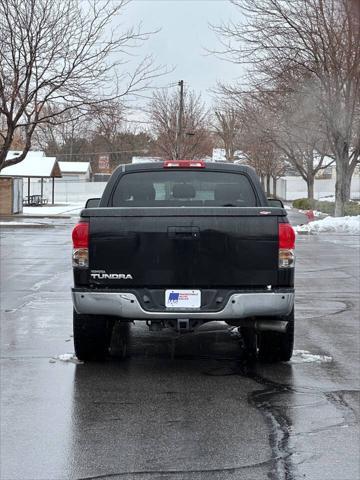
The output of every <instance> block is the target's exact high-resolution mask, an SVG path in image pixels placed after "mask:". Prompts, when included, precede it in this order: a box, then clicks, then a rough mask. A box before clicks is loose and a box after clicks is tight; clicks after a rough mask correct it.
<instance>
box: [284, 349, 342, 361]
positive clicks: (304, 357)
mask: <svg viewBox="0 0 360 480" xmlns="http://www.w3.org/2000/svg"><path fill="white" fill-rule="evenodd" d="M332 361H333V359H332V357H330V356H328V355H315V354H313V353H310V352H308V351H307V350H294V353H293V356H292V357H291V360H290V362H289V363H314V362H315V363H329V362H332Z"/></svg>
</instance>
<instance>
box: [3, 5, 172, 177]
mask: <svg viewBox="0 0 360 480" xmlns="http://www.w3.org/2000/svg"><path fill="white" fill-rule="evenodd" d="M127 3H128V0H119V1H118V2H114V3H113V2H111V1H105V2H100V3H99V2H97V1H96V0H89V1H88V2H83V1H81V0H0V117H1V119H0V170H1V169H2V168H4V167H6V166H9V165H12V164H14V163H18V162H20V161H22V160H23V159H24V158H25V156H26V154H27V152H28V151H29V149H30V147H31V142H32V138H33V134H34V132H35V130H36V128H37V127H38V126H39V125H40V124H42V125H43V124H51V125H56V124H57V123H59V122H61V121H64V118H67V116H66V115H65V116H64V113H66V112H72V115H71V118H74V117H81V116H82V115H84V114H86V113H88V112H89V110H90V109H93V108H94V106H96V105H99V104H104V103H107V102H109V101H110V100H114V99H118V98H120V97H123V96H125V95H127V94H129V93H133V94H136V93H138V92H139V91H140V90H142V89H143V88H145V87H147V86H148V85H149V83H150V81H151V79H152V78H154V77H155V76H158V75H159V74H161V73H163V71H161V70H160V72H159V70H158V68H157V67H155V66H154V64H153V60H152V58H151V57H146V58H144V59H143V60H142V61H141V62H140V63H139V64H138V65H137V66H136V67H134V69H133V71H132V72H131V73H129V72H128V71H127V70H128V69H129V67H128V66H125V58H126V56H128V55H129V54H130V49H132V48H135V47H137V46H139V44H140V43H141V42H142V41H144V40H146V39H147V38H148V35H149V34H148V33H143V32H141V31H140V30H139V29H134V28H130V29H128V30H126V31H119V29H118V28H113V27H112V25H113V20H114V17H116V16H118V15H119V14H121V13H122V12H123V10H124V7H125V6H126V4H127ZM19 132H20V134H21V136H22V137H23V142H24V148H23V149H22V153H21V155H19V156H17V157H16V159H10V160H6V156H7V153H8V151H9V149H10V147H11V143H12V141H13V138H14V136H15V135H16V134H18V133H19Z"/></svg>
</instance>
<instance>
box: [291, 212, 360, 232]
mask: <svg viewBox="0 0 360 480" xmlns="http://www.w3.org/2000/svg"><path fill="white" fill-rule="evenodd" d="M294 229H295V231H296V232H299V233H323V232H332V233H350V234H353V235H359V234H360V215H357V216H354V217H326V218H324V219H323V220H316V221H315V222H310V223H307V224H306V225H297V226H295V227H294Z"/></svg>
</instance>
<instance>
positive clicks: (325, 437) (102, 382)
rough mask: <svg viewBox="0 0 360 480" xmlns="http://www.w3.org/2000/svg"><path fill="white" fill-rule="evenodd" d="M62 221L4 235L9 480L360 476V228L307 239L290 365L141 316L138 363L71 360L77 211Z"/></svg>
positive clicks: (222, 336) (217, 335)
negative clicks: (158, 326)
mask: <svg viewBox="0 0 360 480" xmlns="http://www.w3.org/2000/svg"><path fill="white" fill-rule="evenodd" d="M293 220H294V221H296V220H297V218H296V217H295V216H293ZM51 222H52V223H51ZM51 222H50V221H49V225H48V226H47V228H32V227H28V228H22V227H21V226H20V227H16V228H15V227H14V228H9V227H7V228H6V229H5V228H4V229H2V230H1V284H2V291H1V352H2V356H1V369H2V370H1V403H2V406H1V480H33V479H36V480H39V479H43V480H62V479H78V480H80V479H107V478H109V479H125V480H138V479H139V480H140V479H141V480H155V479H156V480H158V479H171V480H187V479H195V480H198V479H204V480H215V479H216V480H235V479H246V480H262V479H276V480H277V479H279V480H283V479H284V480H296V479H304V478H306V479H310V480H357V479H358V478H360V469H359V457H358V452H359V446H360V442H359V428H358V425H359V423H358V420H359V363H358V359H359V251H360V250H359V237H358V236H352V235H335V234H332V235H331V234H328V235H325V234H323V235H318V236H313V235H301V236H300V235H299V236H298V238H297V270H296V289H297V296H296V344H295V349H296V350H295V354H294V357H293V359H292V361H291V362H289V363H280V364H277V365H262V364H249V363H248V362H247V360H246V358H245V356H244V351H243V348H242V344H241V338H240V337H239V335H238V333H237V332H236V331H234V330H233V329H231V328H229V327H228V326H226V325H225V324H223V323H215V322H214V323H210V324H208V325H207V326H206V327H203V329H202V330H199V331H198V332H197V333H196V334H195V335H183V336H177V335H175V334H173V333H170V332H168V331H166V330H164V331H162V332H159V333H150V332H149V331H148V328H147V327H146V326H145V325H143V324H142V323H140V322H135V325H133V326H132V327H131V335H130V344H129V349H130V356H129V358H128V359H126V360H122V359H120V358H118V357H117V356H116V338H114V341H113V356H112V357H111V358H110V359H109V360H108V361H106V362H105V363H92V364H87V363H85V364H76V363H73V362H72V361H66V359H67V358H68V357H66V356H64V355H65V354H68V353H69V354H71V353H73V345H72V336H71V335H72V304H71V297H70V288H71V285H72V272H71V262H70V254H71V242H70V237H71V235H70V233H71V228H72V225H73V224H74V222H75V219H61V220H60V219H59V220H52V221H51ZM64 360H65V361H64Z"/></svg>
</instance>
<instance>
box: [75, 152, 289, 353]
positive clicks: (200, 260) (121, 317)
mask: <svg viewBox="0 0 360 480" xmlns="http://www.w3.org/2000/svg"><path fill="white" fill-rule="evenodd" d="M72 238H73V270H74V288H73V289H72V298H73V304H74V344H75V353H76V355H77V357H78V358H79V359H83V360H91V359H101V358H104V357H105V356H106V355H107V353H108V350H109V345H110V337H111V331H112V329H113V327H114V323H115V322H121V324H123V325H125V324H129V322H131V321H133V320H139V321H146V323H147V325H148V326H149V327H150V330H153V331H158V330H160V329H162V328H172V329H173V330H175V331H177V332H179V333H186V332H192V331H194V330H195V329H197V328H199V327H200V326H201V325H202V324H204V323H205V322H210V321H214V320H219V321H225V322H226V323H227V324H228V325H231V326H235V327H239V329H240V332H241V334H242V338H243V341H244V343H245V347H246V349H247V350H248V351H249V353H251V354H252V355H256V356H257V358H259V359H260V360H263V361H287V360H289V359H290V358H291V355H292V350H293V342H294V263H295V258H294V244H295V234H294V230H293V229H292V227H291V226H290V224H289V222H288V219H287V214H286V210H285V209H284V208H281V206H280V207H273V206H271V202H270V200H268V199H267V198H266V197H265V194H264V192H263V189H262V187H261V184H260V182H259V180H258V178H257V176H256V174H255V172H254V171H253V170H252V169H251V168H250V167H246V166H239V165H232V164H225V163H205V162H203V161H186V160H182V161H165V162H163V163H148V164H146V163H144V164H137V165H121V166H119V167H118V168H117V169H116V170H115V171H114V173H113V174H112V176H111V178H110V180H109V182H108V184H107V186H106V188H105V190H104V193H103V196H102V198H101V199H100V200H98V201H97V206H96V207H95V208H85V209H84V210H83V211H82V212H81V218H80V222H79V223H78V224H77V225H76V226H75V228H74V230H73V233H72ZM119 327H120V326H119ZM120 330H121V328H120Z"/></svg>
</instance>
